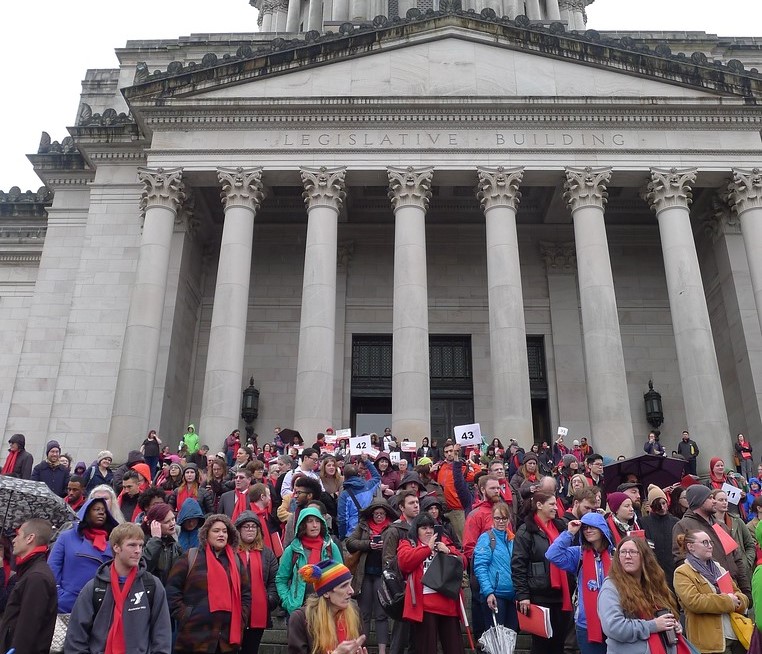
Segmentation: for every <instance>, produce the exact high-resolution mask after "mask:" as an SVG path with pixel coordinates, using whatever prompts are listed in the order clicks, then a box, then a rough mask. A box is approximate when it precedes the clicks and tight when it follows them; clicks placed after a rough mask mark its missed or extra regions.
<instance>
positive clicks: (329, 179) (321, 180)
mask: <svg viewBox="0 0 762 654" xmlns="http://www.w3.org/2000/svg"><path fill="white" fill-rule="evenodd" d="M299 170H300V171H301V173H302V184H304V193H302V197H303V198H304V204H305V205H306V207H307V211H309V210H310V209H312V208H313V207H329V208H331V209H333V210H335V211H336V213H338V212H339V211H341V206H342V205H343V204H344V198H346V195H347V194H346V191H345V186H344V177H345V175H346V174H347V169H346V166H341V167H339V168H326V167H325V166H320V168H308V167H307V166H304V167H302V168H300V169H299Z"/></svg>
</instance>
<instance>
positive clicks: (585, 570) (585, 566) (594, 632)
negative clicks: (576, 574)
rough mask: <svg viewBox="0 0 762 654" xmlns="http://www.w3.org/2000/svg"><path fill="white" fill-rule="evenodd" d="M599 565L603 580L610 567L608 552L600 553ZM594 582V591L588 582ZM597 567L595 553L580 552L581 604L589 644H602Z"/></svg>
mask: <svg viewBox="0 0 762 654" xmlns="http://www.w3.org/2000/svg"><path fill="white" fill-rule="evenodd" d="M601 564H602V565H603V578H604V579H605V578H606V577H608V576H609V568H610V567H611V555H610V554H609V551H608V550H604V551H603V552H602V553H601ZM591 581H593V582H595V583H596V587H595V590H592V589H591V588H590V587H589V586H588V583H589V582H591ZM599 590H600V586H599V585H598V566H597V565H596V561H595V552H594V551H593V550H591V549H590V548H587V547H586V548H585V549H584V550H583V551H582V602H583V603H584V607H585V617H586V618H587V639H588V640H589V641H590V642H591V643H602V642H603V629H602V628H601V619H600V617H599V616H598V591H599Z"/></svg>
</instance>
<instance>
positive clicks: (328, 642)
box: [304, 595, 362, 654]
mask: <svg viewBox="0 0 762 654" xmlns="http://www.w3.org/2000/svg"><path fill="white" fill-rule="evenodd" d="M304 616H305V618H306V619H307V629H308V630H309V634H310V638H312V651H311V652H310V654H325V653H326V652H332V651H333V650H335V649H336V648H337V647H338V645H339V642H338V636H337V635H336V623H337V622H339V621H340V620H343V621H344V625H345V631H346V636H347V639H348V640H353V639H355V638H358V637H359V636H360V634H362V629H361V621H360V613H359V611H358V610H357V606H356V605H355V603H354V602H350V603H349V606H348V607H347V608H346V609H343V610H341V611H337V612H336V613H335V614H334V613H333V612H332V611H331V605H330V603H329V602H328V598H327V597H325V596H323V597H318V596H317V595H310V596H309V597H308V598H307V602H306V603H305V605H304Z"/></svg>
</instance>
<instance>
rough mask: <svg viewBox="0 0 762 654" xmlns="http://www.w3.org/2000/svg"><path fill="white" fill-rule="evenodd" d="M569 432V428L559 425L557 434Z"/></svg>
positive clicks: (562, 434)
mask: <svg viewBox="0 0 762 654" xmlns="http://www.w3.org/2000/svg"><path fill="white" fill-rule="evenodd" d="M568 433H569V430H568V429H567V428H566V427H559V428H558V435H559V436H566V435H567V434H568Z"/></svg>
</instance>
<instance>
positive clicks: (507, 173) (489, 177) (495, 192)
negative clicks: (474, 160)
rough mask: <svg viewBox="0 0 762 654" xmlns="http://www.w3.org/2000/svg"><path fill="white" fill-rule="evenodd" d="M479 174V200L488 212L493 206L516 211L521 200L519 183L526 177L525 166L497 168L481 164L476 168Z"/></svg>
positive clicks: (477, 196) (483, 208)
mask: <svg viewBox="0 0 762 654" xmlns="http://www.w3.org/2000/svg"><path fill="white" fill-rule="evenodd" d="M476 174H477V175H478V176H479V186H478V192H477V194H476V198H477V200H479V203H480V205H481V208H482V210H483V211H484V212H485V213H486V212H487V211H488V210H489V209H492V208H493V207H507V208H508V209H513V211H516V208H517V207H518V204H519V202H520V200H521V192H520V191H519V185H520V184H521V180H522V178H523V177H524V167H523V166H519V167H518V168H504V167H503V166H497V167H496V168H493V167H487V166H479V167H477V169H476Z"/></svg>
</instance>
